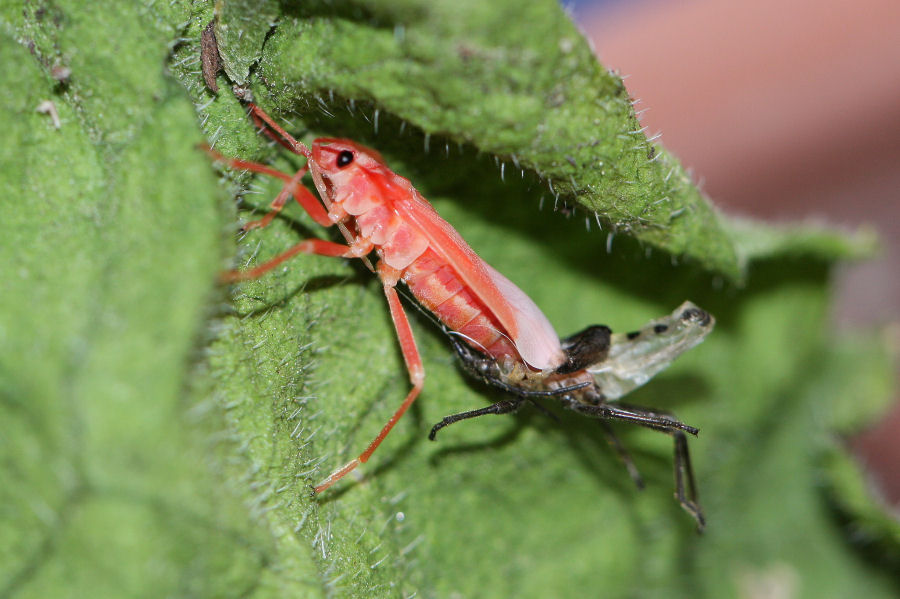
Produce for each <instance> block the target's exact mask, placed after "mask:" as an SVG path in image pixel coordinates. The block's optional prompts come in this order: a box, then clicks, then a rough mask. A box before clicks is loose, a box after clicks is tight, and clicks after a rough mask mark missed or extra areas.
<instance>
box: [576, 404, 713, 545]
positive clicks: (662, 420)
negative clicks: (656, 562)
mask: <svg viewBox="0 0 900 599" xmlns="http://www.w3.org/2000/svg"><path fill="white" fill-rule="evenodd" d="M569 407H570V408H571V409H573V410H575V411H577V412H579V413H582V414H585V415H586V416H592V417H594V418H601V419H604V420H624V421H627V422H632V423H634V424H637V425H640V426H643V427H645V428H649V429H653V430H656V431H660V432H663V433H666V434H668V435H671V436H672V438H673V440H674V443H675V451H674V473H675V499H677V500H678V503H679V504H680V505H681V507H682V508H683V509H684V510H685V511H686V512H687V513H689V514H690V515H691V516H692V517H693V518H694V521H695V522H696V523H697V531H698V532H702V531H703V528H704V527H705V526H706V519H705V518H704V516H703V508H701V507H700V501H699V495H698V493H697V483H696V481H695V479H694V469H693V467H692V466H691V457H690V453H689V451H688V444H687V435H686V434H685V433H689V434H692V435H696V434H697V433H698V432H699V431H698V430H697V429H696V428H694V427H692V426H689V425H687V424H684V423H683V422H681V421H679V420H677V419H676V418H675V417H674V416H672V415H671V414H669V413H667V412H664V411H661V410H649V409H647V408H643V407H640V406H634V405H629V404H622V403H618V404H617V405H611V404H608V403H601V404H598V405H587V404H580V403H577V402H573V403H572V404H570V406H569ZM614 447H615V446H614ZM619 455H620V456H621V455H622V454H621V453H620V454H619ZM626 455H627V454H626ZM628 461H630V459H629V460H628ZM628 461H626V466H627V465H628ZM630 470H631V469H630V468H629V471H630ZM632 478H634V476H633V475H632Z"/></svg>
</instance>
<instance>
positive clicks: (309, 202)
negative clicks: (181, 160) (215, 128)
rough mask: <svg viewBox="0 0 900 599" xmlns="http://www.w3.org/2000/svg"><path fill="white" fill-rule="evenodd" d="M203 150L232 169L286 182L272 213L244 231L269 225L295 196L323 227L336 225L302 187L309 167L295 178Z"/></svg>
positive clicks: (246, 225) (262, 166)
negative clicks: (301, 180)
mask: <svg viewBox="0 0 900 599" xmlns="http://www.w3.org/2000/svg"><path fill="white" fill-rule="evenodd" d="M203 149H204V150H205V151H206V153H207V154H209V155H210V156H211V157H212V158H213V160H217V161H218V162H222V163H224V164H226V165H228V166H230V167H231V168H235V169H242V170H247V171H250V172H253V173H261V174H263V175H269V176H271V177H275V178H277V179H281V180H282V181H284V182H285V186H284V187H283V188H282V189H281V193H279V194H278V196H276V197H275V199H274V200H272V203H271V204H270V205H269V210H270V212H269V213H268V214H267V215H265V216H264V217H262V218H261V219H259V220H255V221H251V222H249V223H247V224H245V225H244V226H243V227H242V229H243V230H244V231H249V230H250V229H257V228H261V227H265V226H266V225H268V224H269V223H270V222H272V219H274V218H275V216H276V215H277V214H278V213H279V212H281V209H282V208H284V205H285V204H286V203H287V201H288V198H290V197H291V196H292V195H293V196H294V199H295V200H297V203H298V204H300V206H302V207H303V209H304V210H306V212H307V213H308V214H309V215H310V216H311V217H312V219H313V220H314V221H316V222H317V223H318V224H320V225H322V226H323V227H330V226H331V225H333V224H334V223H332V222H331V219H329V218H328V213H327V212H326V211H325V208H324V207H323V206H322V203H321V202H320V201H319V200H318V199H317V198H316V196H314V195H313V194H312V192H311V191H309V190H308V189H306V188H305V187H303V186H302V185H300V179H302V178H303V176H304V175H305V174H306V171H307V170H308V167H306V166H304V167H303V168H302V169H300V170H299V171H297V172H296V173H295V174H294V175H293V176H291V175H289V174H287V173H283V172H281V171H279V170H276V169H274V168H272V167H270V166H266V165H265V164H260V163H258V162H250V161H249V160H240V159H238V158H229V157H228V156H223V155H222V154H220V153H218V152H216V151H215V150H213V149H212V148H208V147H204V148H203Z"/></svg>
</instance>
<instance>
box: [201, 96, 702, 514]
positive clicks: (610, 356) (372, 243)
mask: <svg viewBox="0 0 900 599" xmlns="http://www.w3.org/2000/svg"><path fill="white" fill-rule="evenodd" d="M250 115H251V116H252V117H253V119H254V120H255V121H256V123H257V125H258V126H260V128H262V129H264V130H265V131H266V132H267V133H269V134H270V135H272V136H273V138H274V139H276V141H278V142H279V143H281V144H282V145H283V146H285V147H286V148H288V149H289V150H291V151H292V152H295V153H297V154H299V155H301V156H304V157H306V159H307V163H306V166H304V167H303V168H302V169H300V170H299V171H297V172H296V173H295V174H294V175H293V176H291V175H288V174H286V173H282V172H279V171H276V170H274V169H272V168H270V167H268V166H265V165H262V164H257V163H254V162H247V161H244V160H238V159H231V158H226V157H224V156H222V155H221V154H218V153H217V152H214V151H212V150H208V152H209V153H210V154H211V155H212V156H213V157H214V158H216V159H218V160H221V161H223V162H225V163H226V164H228V165H230V166H232V167H234V168H241V169H246V170H250V171H253V172H258V173H263V174H267V175H271V176H274V177H277V178H280V179H281V180H283V181H284V182H285V185H284V187H283V188H282V190H281V192H280V193H279V194H278V196H277V197H276V198H275V200H274V201H273V202H272V204H271V205H270V208H271V211H270V212H269V213H268V214H267V215H266V216H265V217H264V218H262V219H260V220H258V221H254V222H251V223H248V224H247V225H245V226H244V229H245V230H248V229H253V228H257V227H264V226H266V225H268V224H269V223H270V222H271V221H272V219H273V218H274V217H275V215H276V214H277V213H278V212H279V211H280V210H281V209H282V208H283V207H284V205H285V204H286V203H287V201H288V200H289V199H290V198H291V197H293V198H294V199H295V200H296V201H297V202H298V203H299V204H300V205H301V206H302V207H303V208H304V209H305V210H306V211H307V212H308V213H309V215H310V216H311V217H312V218H313V220H315V221H316V222H317V223H319V224H320V225H322V226H326V227H328V226H331V225H337V227H338V228H339V229H340V231H341V233H342V234H343V236H344V238H345V239H346V241H347V244H346V245H344V244H340V243H334V242H331V241H325V240H321V239H308V240H305V241H301V242H300V243H298V244H297V245H295V246H294V247H292V248H291V249H289V250H287V251H286V252H283V253H282V254H280V255H278V256H276V257H275V258H272V259H271V260H269V261H267V262H265V263H263V264H261V265H259V266H257V267H256V268H252V269H250V270H247V271H243V272H237V271H232V272H228V273H225V275H224V276H223V279H224V280H226V281H239V280H243V279H249V278H255V277H258V276H260V275H262V274H263V273H265V272H267V271H269V270H271V269H272V268H274V267H275V266H277V265H279V264H281V263H282V262H284V261H285V260H287V259H288V258H291V257H292V256H295V255H297V254H300V253H307V254H319V255H324V256H335V257H344V258H361V259H362V260H364V261H365V263H366V265H367V266H368V267H369V268H370V269H372V270H373V271H375V272H376V273H377V274H378V277H379V278H380V279H381V281H382V284H383V287H384V294H385V297H386V298H387V302H388V307H389V308H390V313H391V318H392V319H393V322H394V328H395V329H396V331H397V337H398V338H399V340H400V348H401V350H402V353H403V358H404V360H405V362H406V367H407V370H408V371H409V378H410V382H411V383H412V389H411V390H410V392H409V394H408V395H407V396H406V399H405V400H404V401H403V403H402V404H401V405H400V407H399V408H398V409H397V411H396V412H395V413H394V415H393V416H391V418H390V420H388V422H387V424H385V425H384V427H383V428H382V429H381V432H380V433H379V434H378V436H377V437H375V439H374V440H373V441H372V442H371V443H370V444H369V446H368V447H367V448H366V449H365V451H363V452H362V453H361V454H360V455H359V456H358V457H356V458H354V459H353V460H350V461H349V462H348V463H346V464H345V465H344V466H342V467H340V468H338V469H337V470H335V471H334V472H332V473H331V475H329V476H328V478H326V479H325V480H324V481H323V482H322V483H320V484H319V485H317V486H316V487H315V492H317V493H318V492H321V491H323V490H325V489H327V488H328V487H330V486H331V485H333V484H334V483H335V482H337V481H338V480H340V479H341V478H342V477H343V476H344V475H346V474H347V473H349V472H350V471H352V470H353V469H354V468H356V467H357V466H358V465H359V464H360V463H363V462H366V461H368V459H369V458H370V457H371V455H372V453H373V452H374V451H375V450H376V449H377V448H378V445H379V444H380V443H381V442H382V441H383V440H384V438H385V437H386V436H387V434H388V433H389V432H390V431H391V429H392V428H393V427H394V425H395V424H396V423H397V421H398V420H399V419H400V418H401V417H402V416H403V414H404V413H405V412H406V410H407V409H408V408H409V406H410V405H411V404H412V402H413V401H414V400H415V399H416V397H417V396H418V395H419V392H420V391H421V390H422V386H423V384H424V380H425V371H424V369H423V367H422V360H421V359H420V357H419V352H418V350H417V349H416V343H415V340H414V339H413V334H412V330H411V329H410V326H409V322H408V320H407V318H406V314H405V313H404V311H403V308H402V306H401V304H400V300H399V298H398V296H397V291H396V289H395V287H396V285H397V283H399V282H400V281H403V282H404V283H405V284H406V285H407V286H408V288H409V290H410V291H411V292H412V294H413V296H415V298H416V300H417V301H418V302H419V303H420V304H421V305H422V306H423V307H424V308H426V309H427V310H429V311H430V312H432V313H433V314H434V315H435V316H436V317H437V318H438V320H439V321H440V322H441V323H442V324H443V326H444V327H446V329H448V330H449V332H451V333H452V335H451V340H452V343H453V346H454V348H455V350H456V352H457V354H459V356H460V358H461V360H462V362H463V365H464V366H465V367H466V368H467V369H468V370H469V371H470V373H472V374H474V375H475V376H476V377H478V378H481V379H482V380H483V381H485V382H487V383H488V384H491V385H494V386H497V387H499V388H501V389H503V390H504V391H507V392H508V393H511V394H513V395H515V396H517V398H516V399H507V400H503V401H499V402H497V403H495V404H493V405H491V406H487V407H484V408H480V409H477V410H472V411H469V412H463V413H460V414H454V415H451V416H448V417H446V418H444V419H443V420H442V421H441V422H440V423H438V424H437V425H435V426H434V428H433V429H432V430H431V434H430V435H429V436H430V438H431V439H434V436H435V434H436V433H437V431H438V430H440V429H441V428H443V427H445V426H447V425H449V424H452V423H454V422H458V421H460V420H466V419H469V418H474V417H477V416H482V415H485V414H506V413H510V412H513V411H515V410H517V409H518V408H519V406H520V405H521V404H522V403H523V401H525V400H533V398H534V397H548V396H549V397H555V398H557V399H559V400H560V401H561V402H562V403H563V405H565V406H566V407H567V408H569V409H572V410H574V411H576V412H578V413H580V414H584V415H587V416H591V417H594V418H598V419H601V421H603V420H622V421H628V422H632V423H635V424H638V425H641V426H644V427H647V428H650V429H653V430H657V431H661V432H664V433H667V434H669V435H671V436H672V437H673V438H674V439H675V482H676V497H677V499H678V501H679V502H680V503H681V505H682V506H683V507H684V508H685V509H686V510H687V511H688V512H689V513H690V514H691V515H692V516H693V517H694V518H695V520H696V521H697V525H698V528H702V527H703V524H704V520H703V514H702V510H701V509H700V506H699V503H698V501H697V492H696V487H695V484H694V480H693V473H692V470H691V465H690V459H689V456H688V450H687V441H686V438H685V434H684V433H685V432H687V433H690V434H694V435H696V434H697V429H695V428H693V427H690V426H688V425H686V424H683V423H681V422H679V421H678V420H676V419H675V418H673V417H672V416H671V415H669V414H666V413H665V412H661V411H658V410H653V409H647V408H643V407H638V406H630V405H627V404H622V403H619V402H618V401H617V400H618V399H619V398H620V397H621V396H622V395H624V394H626V393H628V392H629V391H631V390H632V389H634V388H636V387H638V386H640V385H643V384H644V383H645V382H646V381H647V380H648V379H649V378H651V377H652V376H653V375H654V374H656V373H657V372H659V371H660V370H662V369H663V368H665V367H666V366H668V364H669V363H670V362H671V361H672V360H673V359H674V358H675V357H677V356H678V355H680V354H681V353H682V352H684V351H686V350H687V349H689V348H690V347H693V346H694V345H696V344H697V343H699V342H700V341H702V339H703V338H704V337H705V336H706V334H707V333H708V332H709V331H710V330H712V326H713V323H714V320H713V319H712V317H711V316H710V315H709V314H707V313H706V312H704V311H703V310H700V309H699V308H697V307H696V306H693V304H690V303H685V304H684V305H682V306H681V307H680V308H678V310H676V311H675V312H674V313H672V315H670V316H668V317H665V318H662V319H658V320H656V321H653V322H651V323H650V324H648V325H647V326H646V327H644V329H642V330H640V331H634V332H632V333H627V334H618V335H613V334H612V333H611V331H610V330H609V328H607V327H604V326H593V327H589V328H587V329H585V330H584V331H582V332H580V333H578V334H576V335H573V336H572V337H569V338H567V339H565V340H563V341H560V339H559V337H558V335H557V334H556V332H555V331H554V330H553V327H552V325H551V324H550V322H549V321H548V320H547V318H546V317H545V316H544V315H543V313H542V312H541V311H540V309H539V308H538V307H537V306H536V305H535V304H534V302H533V301H531V299H530V298H529V297H528V296H527V295H525V293H524V292H523V291H522V290H520V289H519V288H518V287H516V286H515V285H514V284H513V283H512V282H511V281H509V279H507V278H506V277H504V276H503V275H501V274H500V273H499V272H497V271H496V270H494V269H493V268H491V266H490V265H488V264H487V263H485V262H484V261H483V260H482V259H481V258H479V257H478V256H477V255H476V254H475V252H474V251H472V249H471V248H470V247H469V246H468V245H467V244H466V242H465V241H463V239H462V237H460V235H459V234H458V233H457V232H456V231H455V230H454V229H453V227H451V226H450V224H448V223H447V222H446V221H445V220H443V219H442V218H441V217H440V216H439V215H438V214H437V212H436V211H435V210H434V208H432V206H431V204H429V203H428V201H427V200H425V198H423V197H422V196H421V195H420V194H419V192H418V191H416V189H415V188H414V187H413V186H412V184H411V183H410V182H409V181H408V180H406V179H404V178H403V177H401V176H399V175H397V174H396V173H394V172H393V171H391V170H390V169H389V168H388V167H387V166H386V165H385V164H384V161H383V160H382V158H381V156H380V155H379V154H378V153H377V152H375V151H374V150H371V149H369V148H366V147H363V146H361V145H359V144H356V143H354V142H352V141H349V140H345V139H333V138H319V139H317V140H315V141H314V142H313V144H312V149H311V150H310V149H309V148H307V147H306V146H305V145H304V144H302V143H300V142H298V141H297V140H295V139H294V138H293V137H291V136H290V135H289V134H288V133H287V132H285V131H284V130H283V129H282V128H281V127H279V126H278V125H277V124H276V123H275V122H274V121H273V120H272V119H271V118H270V117H269V116H268V115H266V114H265V113H264V112H263V111H262V110H261V109H259V108H258V107H257V106H255V105H250ZM266 127H268V129H266ZM272 132H275V133H277V137H276V136H275V133H272ZM307 171H308V172H309V173H310V174H311V175H312V178H313V181H314V183H315V186H316V189H317V190H318V192H319V196H320V198H321V202H320V201H319V200H318V199H317V198H316V197H315V196H314V195H313V194H312V193H311V192H309V191H308V190H307V189H306V188H305V187H303V186H302V185H300V180H301V179H302V178H303V176H304V175H305V174H306V173H307ZM372 251H374V252H375V253H376V254H377V256H378V262H377V264H376V265H375V266H374V267H373V266H372V264H371V263H370V262H369V260H368V258H367V256H368V255H369V254H370V253H371V252H372ZM604 430H605V432H606V433H607V435H608V437H609V439H610V442H611V443H612V445H613V447H614V448H615V449H616V450H617V452H618V453H619V455H620V456H621V457H622V459H623V460H624V461H625V464H626V465H627V467H628V470H629V472H630V473H631V475H632V478H634V480H635V481H636V482H637V483H638V485H639V486H642V481H641V478H640V475H639V474H638V472H637V469H636V468H635V467H634V465H633V464H632V462H631V459H630V458H629V457H628V455H627V453H626V452H625V450H624V448H623V447H622V445H621V443H620V442H619V441H618V439H616V437H615V436H614V435H613V433H612V429H610V428H609V427H608V426H607V425H605V423H604Z"/></svg>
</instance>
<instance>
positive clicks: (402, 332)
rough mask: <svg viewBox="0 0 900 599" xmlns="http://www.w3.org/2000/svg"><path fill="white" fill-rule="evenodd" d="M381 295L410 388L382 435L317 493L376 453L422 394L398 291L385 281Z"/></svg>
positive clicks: (419, 368)
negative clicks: (394, 332) (393, 330)
mask: <svg viewBox="0 0 900 599" xmlns="http://www.w3.org/2000/svg"><path fill="white" fill-rule="evenodd" d="M384 295H385V296H386V297H387V300H388V307H389V308H390V311H391V319H393V321H394V329H396V331H397V338H398V339H399V340H400V350H401V351H402V352H403V360H404V361H405V362H406V369H407V370H408V371H409V380H410V382H411V383H412V385H413V388H412V389H411V390H410V392H409V394H408V395H407V396H406V399H404V400H403V403H402V404H400V407H399V408H397V411H396V412H394V415H393V416H391V418H390V420H388V421H387V424H385V425H384V427H383V428H382V429H381V432H380V433H378V436H377V437H375V439H374V440H373V441H372V442H371V443H369V446H368V447H367V448H366V450H365V451H364V452H362V453H361V454H359V457H357V458H355V459H353V460H350V461H349V462H347V463H346V464H344V465H343V466H341V467H340V468H338V469H337V470H335V471H334V472H332V473H331V474H330V475H329V476H328V478H326V479H325V480H324V481H323V482H322V483H320V484H319V485H317V486H316V487H315V492H316V493H321V492H322V491H324V490H325V489H327V488H328V487H330V486H331V485H333V484H334V483H336V482H337V481H338V480H340V479H341V478H343V477H344V475H346V474H347V473H348V472H350V471H352V470H353V469H354V468H356V467H357V466H359V465H360V464H361V463H364V462H367V461H368V460H369V458H370V457H371V456H372V454H373V453H374V452H375V450H376V449H378V446H379V445H381V442H382V441H383V440H384V438H385V437H387V435H388V433H390V432H391V429H392V428H394V425H395V424H397V421H398V420H400V418H401V417H402V416H403V414H405V413H406V410H408V409H409V406H411V405H412V402H413V401H415V399H416V397H418V396H419V392H420V391H422V385H423V384H424V382H425V369H424V368H423V366H422V358H421V357H420V356H419V350H418V349H417V348H416V340H415V339H414V338H413V334H412V329H411V328H410V326H409V320H408V319H407V318H406V313H405V312H404V311H403V306H401V305H400V298H399V297H398V296H397V290H396V289H394V286H393V285H392V284H390V282H385V285H384Z"/></svg>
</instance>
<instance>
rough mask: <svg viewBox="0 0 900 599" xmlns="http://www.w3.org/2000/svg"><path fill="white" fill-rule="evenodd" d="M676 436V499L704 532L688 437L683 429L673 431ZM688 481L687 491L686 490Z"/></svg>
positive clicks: (700, 530)
mask: <svg viewBox="0 0 900 599" xmlns="http://www.w3.org/2000/svg"><path fill="white" fill-rule="evenodd" d="M672 436H673V437H675V499H677V500H678V503H680V504H681V507H682V508H684V510H685V511H686V512H687V513H689V514H690V515H691V516H693V517H694V520H695V521H696V522H697V531H698V532H702V531H703V527H704V526H706V519H705V518H704V517H703V509H702V508H701V507H700V501H699V496H698V494H697V483H696V482H695V481H694V469H693V467H691V456H690V454H689V453H688V443H687V437H685V435H684V433H682V432H681V431H675V432H673V433H672ZM685 482H687V492H685Z"/></svg>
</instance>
